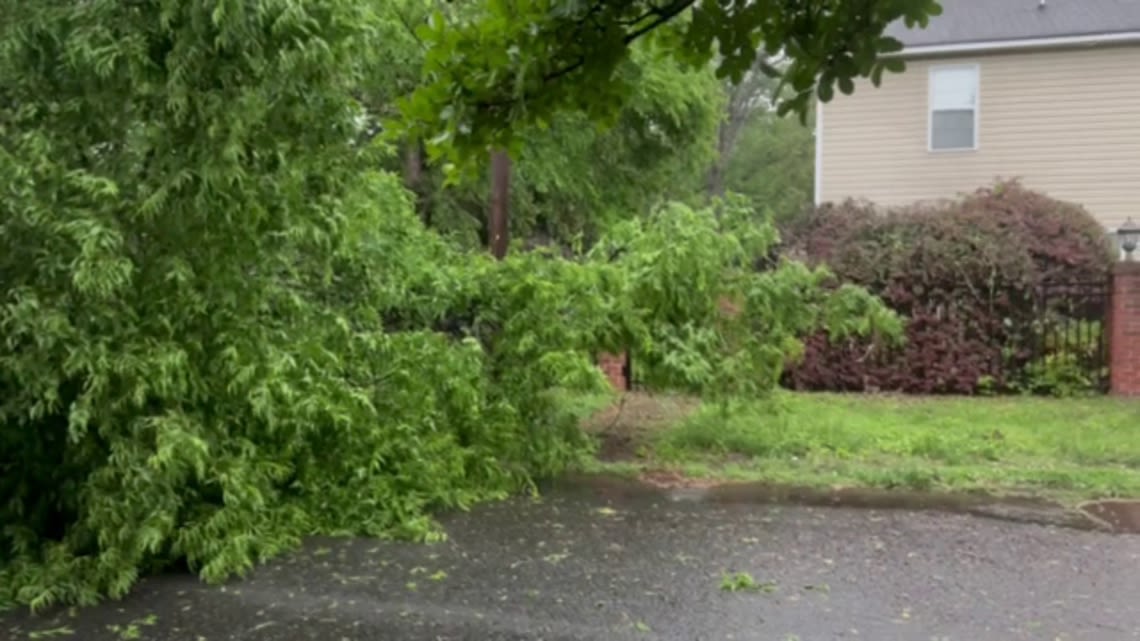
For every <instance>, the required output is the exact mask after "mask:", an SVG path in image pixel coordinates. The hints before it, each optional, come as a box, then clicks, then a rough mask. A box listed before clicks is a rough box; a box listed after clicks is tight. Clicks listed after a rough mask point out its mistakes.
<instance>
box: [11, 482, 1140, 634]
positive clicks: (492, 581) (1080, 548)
mask: <svg viewBox="0 0 1140 641" xmlns="http://www.w3.org/2000/svg"><path fill="white" fill-rule="evenodd" d="M443 522H444V526H445V528H446V530H447V532H448V534H449V539H448V541H447V542H445V543H440V544H436V545H411V544H398V543H382V542H377V541H370V540H360V539H354V540H347V539H330V540H313V541H310V542H309V543H308V544H307V545H306V546H305V548H304V549H303V550H301V551H299V552H297V553H296V554H294V555H292V556H290V557H286V558H283V559H280V560H279V561H276V562H274V563H272V564H270V565H268V566H266V567H263V568H260V569H259V570H258V571H256V572H254V573H253V574H252V575H251V576H250V577H249V578H248V579H246V580H244V581H241V582H234V583H231V584H229V585H227V586H225V587H224V588H210V587H206V586H204V585H202V584H200V583H199V582H198V581H197V580H196V579H195V578H193V577H189V576H181V575H170V576H163V577H158V578H154V579H150V580H147V581H144V582H143V583H142V584H140V586H139V587H138V588H137V589H136V590H135V592H134V593H133V594H132V595H131V596H130V597H129V598H128V599H126V600H125V601H123V602H120V603H112V604H107V605H104V606H100V607H97V608H92V609H88V610H81V611H79V612H78V613H76V614H75V615H74V616H69V615H68V614H66V613H60V614H57V615H55V616H53V617H50V618H37V619H28V618H26V617H24V616H22V615H12V614H9V615H7V617H6V618H2V619H0V638H3V639H12V640H13V641H15V640H17V639H27V638H53V639H65V640H66V639H69V638H74V639H75V640H77V641H100V640H103V639H106V640H108V641H117V640H119V639H125V638H132V635H136V634H137V636H133V638H138V639H141V640H143V641H231V640H232V641H238V640H240V641H305V640H320V641H346V640H352V641H357V640H383V641H420V640H423V641H436V640H439V641H443V640H460V639H462V640H470V641H508V640H512V641H513V640H524V639H525V640H527V641H532V640H533V641H538V640H543V641H562V640H565V641H570V640H573V641H586V640H590V641H593V640H596V641H611V640H620V639H646V640H648V639H670V640H673V639H676V640H685V641H697V640H714V639H717V640H722V639H723V640H752V639H755V640H757V641H787V640H791V639H799V640H801V641H814V640H820V641H823V640H830V639H866V640H871V641H892V640H896V639H897V640H907V641H910V640H914V641H930V640H934V639H939V640H941V639H946V640H955V641H958V640H961V641H989V640H993V641H1012V640H1018V639H1026V640H1033V641H1051V640H1056V639H1064V640H1073V641H1078V640H1079V641H1098V640H1102V639H1103V640H1106V641H1107V640H1115V639H1121V640H1126V639H1140V605H1137V603H1138V602H1137V598H1138V596H1140V537H1138V536H1125V535H1109V534H1104V533H1099V532H1088V531H1079V530H1073V529H1066V528H1057V527H1043V526H1037V525H1026V524H1016V523H1010V522H1003V521H997V520H990V519H984V518H979V517H974V516H967V515H952V514H937V513H928V512H923V513H918V512H905V511H860V510H850V509H842V508H808V507H792V506H779V507H777V506H756V505H723V504H714V503H707V502H699V501H686V500H677V499H673V498H670V497H669V496H667V495H665V494H661V493H658V492H655V491H649V490H642V489H637V488H633V487H624V488H623V487H614V488H608V489H607V488H605V487H594V488H591V489H580V490H559V491H557V492H555V493H553V494H550V495H547V496H545V497H544V498H543V499H542V500H541V501H535V500H530V499H516V500H512V501H509V502H505V503H499V504H494V505H487V506H482V507H480V508H478V509H476V510H474V511H472V512H470V513H467V514H455V515H449V516H446V517H444V520H443ZM737 572H740V573H747V574H748V575H749V576H750V577H751V579H752V580H753V583H754V584H755V587H756V588H758V589H755V590H745V591H738V592H730V591H726V590H723V589H722V586H721V584H722V580H723V577H724V574H725V573H737ZM37 631H38V632H40V633H47V634H52V633H54V634H55V635H56V636H33V637H29V633H34V632H37ZM69 631H70V634H67V633H68V632H69Z"/></svg>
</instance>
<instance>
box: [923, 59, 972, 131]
mask: <svg viewBox="0 0 1140 641" xmlns="http://www.w3.org/2000/svg"><path fill="white" fill-rule="evenodd" d="M978 75H979V74H978V65H976V64H969V65H940V66H937V67H931V68H930V107H929V111H930V137H929V141H928V144H929V149H930V151H969V150H973V149H977V148H978V86H979V83H978Z"/></svg>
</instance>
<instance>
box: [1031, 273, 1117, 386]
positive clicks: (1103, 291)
mask: <svg viewBox="0 0 1140 641" xmlns="http://www.w3.org/2000/svg"><path fill="white" fill-rule="evenodd" d="M1111 294H1112V290H1111V286H1110V283H1109V281H1108V279H1102V280H1095V281H1078V282H1052V283H1046V284H1043V285H1041V286H1039V287H1038V289H1037V318H1036V319H1035V320H1034V323H1033V327H1032V328H1031V329H1032V332H1031V334H1030V336H1031V337H1032V341H1031V344H1030V358H1029V360H1028V362H1027V363H1025V368H1026V373H1027V374H1028V379H1029V380H1030V381H1037V384H1038V385H1042V384H1053V385H1059V386H1064V385H1068V386H1074V387H1083V388H1086V389H1090V390H1100V391H1107V389H1108V383H1109V377H1108V331H1107V329H1108V328H1107V325H1108V317H1109V306H1110V305H1111ZM1031 391H1032V390H1031Z"/></svg>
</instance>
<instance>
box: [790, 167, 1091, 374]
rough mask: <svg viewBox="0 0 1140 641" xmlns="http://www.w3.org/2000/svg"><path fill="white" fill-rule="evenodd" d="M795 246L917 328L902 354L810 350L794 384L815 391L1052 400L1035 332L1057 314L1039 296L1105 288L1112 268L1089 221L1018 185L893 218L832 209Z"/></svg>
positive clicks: (799, 234)
mask: <svg viewBox="0 0 1140 641" xmlns="http://www.w3.org/2000/svg"><path fill="white" fill-rule="evenodd" d="M786 241H787V243H786V244H787V247H788V249H790V250H791V251H794V252H798V253H799V255H802V256H805V257H807V258H808V259H809V260H810V261H811V262H816V263H825V264H827V265H829V266H831V268H832V269H833V270H834V271H835V273H836V275H837V276H838V277H839V279H841V280H842V281H843V282H848V283H855V284H858V285H862V286H864V287H866V288H867V289H869V290H870V291H871V292H873V293H875V294H877V295H878V296H880V297H881V298H882V299H883V301H884V302H885V303H886V304H887V305H888V306H889V307H890V308H892V309H893V310H895V311H896V312H898V313H899V314H901V315H902V316H904V317H906V318H907V319H908V320H907V324H906V338H907V340H906V342H905V345H904V346H903V347H901V348H899V349H882V348H881V347H880V346H878V345H875V344H873V343H872V342H869V341H866V340H858V339H851V340H842V341H836V340H832V339H831V338H829V337H828V336H826V335H824V334H818V335H816V336H814V337H813V338H811V339H810V340H809V341H808V342H807V348H806V353H805V358H804V360H803V361H802V362H801V363H799V364H798V365H797V366H796V367H794V368H792V369H791V370H790V371H789V373H788V377H787V381H788V383H789V384H790V385H792V386H794V387H796V388H800V389H816V390H896V391H903V392H915V393H972V392H975V391H978V390H979V386H983V387H985V388H986V389H1015V388H1034V389H1037V391H1042V390H1041V389H1039V388H1040V385H1041V384H1044V383H1039V382H1033V381H1027V380H1026V377H1027V376H1036V375H1034V372H1036V371H1037V369H1040V367H1041V365H1040V364H1035V365H1033V366H1032V367H1030V363H1029V362H1028V359H1029V358H1030V356H1031V355H1032V353H1033V350H1032V349H1031V347H1032V345H1033V341H1037V340H1040V336H1039V335H1038V334H1037V333H1036V332H1037V329H1036V323H1037V322H1038V321H1040V320H1041V319H1042V318H1044V317H1045V315H1047V314H1048V313H1049V310H1047V309H1044V308H1043V307H1042V297H1041V296H1040V295H1039V294H1040V291H1041V287H1042V286H1043V285H1045V284H1047V283H1063V282H1096V281H1103V279H1104V278H1106V276H1107V272H1108V269H1109V267H1110V265H1111V260H1112V256H1111V253H1110V249H1109V247H1108V243H1107V242H1106V240H1105V234H1104V230H1103V228H1102V227H1101V226H1100V225H1099V224H1098V223H1097V222H1096V220H1095V219H1093V218H1092V216H1090V215H1089V214H1088V213H1087V212H1086V211H1084V210H1083V209H1082V208H1081V207H1079V206H1076V205H1073V204H1070V203H1066V202H1061V201H1057V200H1054V199H1051V198H1048V197H1046V196H1044V195H1042V194H1040V193H1036V192H1033V191H1030V190H1028V189H1026V188H1025V187H1023V186H1022V185H1020V184H1019V183H1017V182H1015V181H1010V182H1002V183H998V184H997V185H995V186H993V187H990V188H984V189H980V190H978V191H977V192H975V193H973V194H971V195H969V196H967V197H965V198H963V199H961V200H958V201H953V202H944V203H940V204H936V205H931V206H925V207H911V208H905V209H901V210H894V211H888V212H885V213H882V212H878V211H876V210H875V208H874V207H873V206H871V205H869V204H865V203H857V202H846V203H843V204H840V205H830V206H825V207H822V208H820V209H819V210H817V211H815V212H813V213H812V214H811V215H809V216H807V217H805V218H804V219H802V220H800V221H797V223H796V227H795V228H794V229H790V230H788V232H787V239H786ZM1062 360H1064V361H1065V362H1069V360H1068V357H1062ZM1035 368H1036V369H1035ZM1038 374H1040V372H1038ZM1051 375H1052V374H1050V376H1051ZM1066 376H1069V375H1068V374H1066ZM1070 378H1071V377H1070ZM1047 386H1051V384H1050V385H1047Z"/></svg>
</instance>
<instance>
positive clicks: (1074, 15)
mask: <svg viewBox="0 0 1140 641" xmlns="http://www.w3.org/2000/svg"><path fill="white" fill-rule="evenodd" d="M939 2H940V4H941V5H942V15H940V16H936V17H934V18H931V19H930V24H929V25H927V27H926V28H925V29H918V28H915V29H907V28H906V26H905V25H903V24H902V23H901V22H896V23H894V24H892V25H890V26H889V27H888V28H887V35H890V36H893V37H895V38H898V39H899V40H901V41H902V43H903V45H905V46H907V47H916V46H926V45H945V44H960V43H969V42H992V41H1004V40H1026V39H1031V38H1057V37H1064V36H1083V35H1093V34H1110V33H1121V32H1128V31H1140V0H1045V2H1044V5H1042V3H1041V1H1040V0H939Z"/></svg>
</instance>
